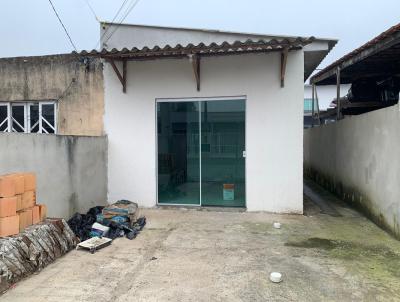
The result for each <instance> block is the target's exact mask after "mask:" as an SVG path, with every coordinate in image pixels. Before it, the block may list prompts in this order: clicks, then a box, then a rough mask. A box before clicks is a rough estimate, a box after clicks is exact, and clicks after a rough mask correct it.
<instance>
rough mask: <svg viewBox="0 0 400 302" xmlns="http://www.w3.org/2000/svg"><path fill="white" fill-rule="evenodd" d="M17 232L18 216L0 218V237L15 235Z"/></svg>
mask: <svg viewBox="0 0 400 302" xmlns="http://www.w3.org/2000/svg"><path fill="white" fill-rule="evenodd" d="M18 233H19V216H18V215H15V216H10V217H2V218H0V237H5V236H11V235H16V234H18Z"/></svg>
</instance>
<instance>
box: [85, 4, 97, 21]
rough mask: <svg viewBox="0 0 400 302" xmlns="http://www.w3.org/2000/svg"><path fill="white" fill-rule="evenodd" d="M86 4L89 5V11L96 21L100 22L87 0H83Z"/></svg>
mask: <svg viewBox="0 0 400 302" xmlns="http://www.w3.org/2000/svg"><path fill="white" fill-rule="evenodd" d="M85 2H86V5H87V6H88V7H89V9H90V11H91V12H92V14H93V16H94V18H95V19H96V21H97V22H100V20H99V18H97V15H96V12H95V11H94V9H93V7H92V6H91V5H90V3H89V0H85Z"/></svg>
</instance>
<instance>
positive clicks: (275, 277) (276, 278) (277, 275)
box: [269, 272, 282, 283]
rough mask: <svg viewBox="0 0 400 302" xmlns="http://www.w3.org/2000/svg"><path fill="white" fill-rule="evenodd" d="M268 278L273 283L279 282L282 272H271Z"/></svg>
mask: <svg viewBox="0 0 400 302" xmlns="http://www.w3.org/2000/svg"><path fill="white" fill-rule="evenodd" d="M269 280H271V281H272V282H274V283H279V282H281V281H282V274H281V273H278V272H273V273H271V274H270V275H269Z"/></svg>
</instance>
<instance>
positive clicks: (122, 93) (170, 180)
mask: <svg viewBox="0 0 400 302" xmlns="http://www.w3.org/2000/svg"><path fill="white" fill-rule="evenodd" d="M101 35H102V46H103V47H104V49H103V51H101V52H96V51H92V52H91V53H86V52H83V54H84V55H88V56H90V55H93V56H101V57H102V58H103V59H104V61H105V62H106V64H105V69H104V86H105V116H104V127H105V132H106V134H107V136H108V143H109V150H108V199H109V200H110V201H114V200H117V199H122V198H124V199H129V200H133V201H137V202H138V203H139V205H141V206H144V207H152V206H155V205H168V204H169V205H171V204H173V205H193V206H228V207H245V208H246V209H247V210H248V211H271V212H281V213H283V212H290V213H302V211H303V197H302V195H303V177H302V175H303V99H304V80H305V79H306V78H308V77H309V75H310V74H311V73H312V72H313V70H314V69H315V68H316V67H317V66H318V65H319V63H320V62H321V61H322V60H323V58H324V57H325V56H326V54H327V53H328V52H329V51H330V50H331V48H332V47H333V46H334V44H335V43H336V40H328V39H316V38H313V37H311V38H304V37H287V36H271V35H259V34H247V33H232V32H221V31H213V30H198V29H185V28H169V27H168V28H167V27H165V28H164V27H155V26H141V25H119V24H110V23H107V24H102V27H101Z"/></svg>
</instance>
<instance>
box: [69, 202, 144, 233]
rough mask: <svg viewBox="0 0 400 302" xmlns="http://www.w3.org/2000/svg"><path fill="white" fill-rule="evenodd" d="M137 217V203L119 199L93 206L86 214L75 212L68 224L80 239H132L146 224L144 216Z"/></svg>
mask: <svg viewBox="0 0 400 302" xmlns="http://www.w3.org/2000/svg"><path fill="white" fill-rule="evenodd" d="M137 217H138V205H137V204H136V203H134V202H132V201H129V200H120V201H117V202H116V203H114V204H111V205H109V206H106V207H102V206H97V207H93V208H91V209H90V210H89V211H88V212H87V213H86V214H79V213H75V214H74V216H72V218H71V219H69V220H68V225H69V226H70V228H71V229H72V231H73V232H74V233H75V235H76V236H77V237H78V238H79V239H80V240H81V241H85V240H87V239H90V238H93V237H106V238H110V239H112V240H113V239H115V238H117V237H123V236H126V238H128V239H134V238H135V237H136V236H137V234H138V233H139V232H140V231H141V230H142V229H143V227H144V226H145V224H146V218H145V217H140V218H137Z"/></svg>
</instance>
